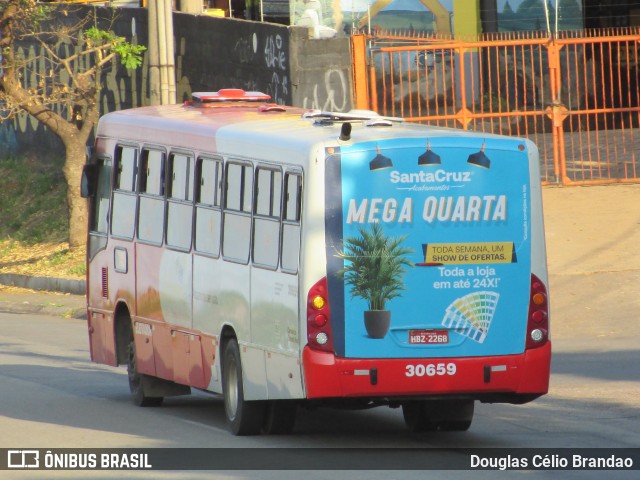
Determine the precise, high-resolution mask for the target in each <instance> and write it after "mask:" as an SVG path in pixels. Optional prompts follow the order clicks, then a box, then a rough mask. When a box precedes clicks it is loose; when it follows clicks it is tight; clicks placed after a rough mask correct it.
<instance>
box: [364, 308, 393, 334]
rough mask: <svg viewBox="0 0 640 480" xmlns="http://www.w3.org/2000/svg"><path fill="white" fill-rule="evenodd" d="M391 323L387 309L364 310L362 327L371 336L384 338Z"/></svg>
mask: <svg viewBox="0 0 640 480" xmlns="http://www.w3.org/2000/svg"><path fill="white" fill-rule="evenodd" d="M390 324H391V312H390V311H389V310H366V311H365V312H364V327H365V328H366V329H367V333H368V334H369V336H370V337H371V338H384V336H385V335H386V334H387V332H388V331H389V325H390Z"/></svg>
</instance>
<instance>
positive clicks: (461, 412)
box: [440, 400, 475, 432]
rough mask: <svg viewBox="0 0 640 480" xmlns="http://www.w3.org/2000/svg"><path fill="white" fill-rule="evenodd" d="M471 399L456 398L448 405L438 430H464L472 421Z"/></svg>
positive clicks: (472, 404) (472, 406)
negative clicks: (444, 417)
mask: <svg viewBox="0 0 640 480" xmlns="http://www.w3.org/2000/svg"><path fill="white" fill-rule="evenodd" d="M474 405H475V403H474V401H473V400H456V401H454V402H452V403H450V404H449V405H448V407H449V411H448V412H447V415H446V419H443V420H442V421H441V422H440V430H442V431H444V432H466V431H467V430H469V427H471V422H472V421H473V410H474Z"/></svg>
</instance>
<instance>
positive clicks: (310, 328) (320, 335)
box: [307, 277, 333, 353]
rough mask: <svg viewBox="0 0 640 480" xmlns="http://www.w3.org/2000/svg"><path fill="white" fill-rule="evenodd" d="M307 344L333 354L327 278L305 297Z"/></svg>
mask: <svg viewBox="0 0 640 480" xmlns="http://www.w3.org/2000/svg"><path fill="white" fill-rule="evenodd" d="M307 342H308V344H309V347H311V348H313V349H315V350H322V351H325V352H332V353H333V336H332V332H331V314H330V311H329V291H328V289H327V277H323V278H322V279H321V280H320V281H318V282H317V283H316V284H315V285H314V286H313V287H311V289H310V290H309V294H308V295H307Z"/></svg>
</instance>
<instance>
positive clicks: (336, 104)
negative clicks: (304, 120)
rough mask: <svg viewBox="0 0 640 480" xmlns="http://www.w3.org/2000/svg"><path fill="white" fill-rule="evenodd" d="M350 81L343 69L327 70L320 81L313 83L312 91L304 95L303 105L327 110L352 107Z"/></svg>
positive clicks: (342, 109)
mask: <svg viewBox="0 0 640 480" xmlns="http://www.w3.org/2000/svg"><path fill="white" fill-rule="evenodd" d="M350 105H351V96H350V95H349V81H348V80H347V72H346V71H345V70H343V69H337V68H331V69H328V70H326V71H325V73H324V75H322V77H321V80H320V82H319V83H316V84H313V85H311V92H310V94H309V95H307V96H305V97H304V100H303V102H302V106H303V107H304V108H311V109H316V110H322V111H325V112H344V111H346V110H349V109H350Z"/></svg>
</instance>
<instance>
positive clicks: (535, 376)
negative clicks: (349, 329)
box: [302, 342, 551, 403]
mask: <svg viewBox="0 0 640 480" xmlns="http://www.w3.org/2000/svg"><path fill="white" fill-rule="evenodd" d="M302 361H303V363H302V368H303V372H304V381H305V387H306V397H307V398H309V399H322V398H344V397H352V398H363V397H364V398H371V399H376V398H406V397H425V396H426V397H428V396H440V395H464V396H467V397H472V398H477V399H479V400H485V401H506V402H509V403H524V402H526V401H529V400H532V399H533V398H536V397H538V396H540V395H544V394H545V393H547V391H548V389H549V372H550V366H551V342H547V343H546V345H544V346H542V347H540V348H536V349H532V350H526V351H525V352H524V353H522V354H520V355H505V356H496V357H472V358H468V357H467V358H414V359H406V358H403V359H345V358H341V357H336V356H335V355H333V354H331V353H324V352H318V351H314V350H312V349H310V348H309V347H308V346H307V347H305V348H304V351H303V355H302ZM452 365H453V366H452Z"/></svg>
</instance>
